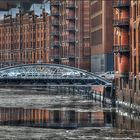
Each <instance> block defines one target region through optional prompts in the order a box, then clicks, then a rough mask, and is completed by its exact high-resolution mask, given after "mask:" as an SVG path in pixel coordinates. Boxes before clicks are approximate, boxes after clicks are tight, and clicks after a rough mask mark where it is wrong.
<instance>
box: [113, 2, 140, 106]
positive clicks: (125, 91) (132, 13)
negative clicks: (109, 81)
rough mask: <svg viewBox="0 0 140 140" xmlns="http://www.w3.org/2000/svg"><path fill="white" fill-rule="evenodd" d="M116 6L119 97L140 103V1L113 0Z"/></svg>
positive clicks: (117, 87)
mask: <svg viewBox="0 0 140 140" xmlns="http://www.w3.org/2000/svg"><path fill="white" fill-rule="evenodd" d="M113 7H114V23H113V24H114V63H115V65H114V69H115V72H116V74H115V84H116V92H117V97H118V99H119V100H121V101H123V102H129V104H132V103H133V104H136V105H140V49H139V48H140V46H139V45H140V1H137V0H133V1H132V0H114V4H113Z"/></svg>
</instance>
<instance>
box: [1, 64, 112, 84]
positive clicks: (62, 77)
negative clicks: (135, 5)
mask: <svg viewBox="0 0 140 140" xmlns="http://www.w3.org/2000/svg"><path fill="white" fill-rule="evenodd" d="M0 82H1V83H2V82H6V83H17V84H18V83H43V84H52V83H55V84H63V85H65V84H66V83H67V85H68V84H84V85H87V84H92V85H93V84H94V85H110V82H109V81H107V80H105V79H103V78H100V77H99V76H97V75H95V74H93V73H90V72H87V71H85V70H81V69H78V68H74V67H70V66H66V65H60V64H27V65H16V66H10V67H6V68H2V69H0Z"/></svg>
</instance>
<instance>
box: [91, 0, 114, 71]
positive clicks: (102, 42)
mask: <svg viewBox="0 0 140 140" xmlns="http://www.w3.org/2000/svg"><path fill="white" fill-rule="evenodd" d="M90 5H91V6H90V9H91V12H90V18H91V71H92V72H105V71H110V70H113V52H112V45H113V26H112V18H113V8H112V0H91V4H90Z"/></svg>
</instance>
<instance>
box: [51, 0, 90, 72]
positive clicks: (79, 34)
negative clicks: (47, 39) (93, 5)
mask: <svg viewBox="0 0 140 140" xmlns="http://www.w3.org/2000/svg"><path fill="white" fill-rule="evenodd" d="M89 9H90V1H89V0H78V1H77V0H51V19H52V20H51V24H52V28H51V62H52V63H59V64H65V65H69V66H74V67H78V68H81V69H85V70H88V71H90V65H91V64H90V13H89V12H90V10H89Z"/></svg>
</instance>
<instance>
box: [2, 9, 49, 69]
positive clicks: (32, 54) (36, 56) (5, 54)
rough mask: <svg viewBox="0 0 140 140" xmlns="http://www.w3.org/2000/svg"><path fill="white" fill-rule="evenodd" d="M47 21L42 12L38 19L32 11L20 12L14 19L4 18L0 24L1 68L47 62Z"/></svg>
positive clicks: (47, 18) (9, 16)
mask: <svg viewBox="0 0 140 140" xmlns="http://www.w3.org/2000/svg"><path fill="white" fill-rule="evenodd" d="M49 21H50V16H48V15H47V13H45V12H44V11H43V12H42V15H41V16H40V17H38V16H36V15H35V14H34V11H31V12H28V13H24V14H23V13H21V12H20V13H19V14H17V16H16V18H12V16H11V15H8V16H4V19H3V20H2V21H1V22H0V65H1V67H4V66H10V65H16V64H21V63H22V64H26V63H35V62H36V63H37V62H49V46H50V45H49V40H50V39H49V31H50V30H49V29H50V27H49V26H50V24H49Z"/></svg>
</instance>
